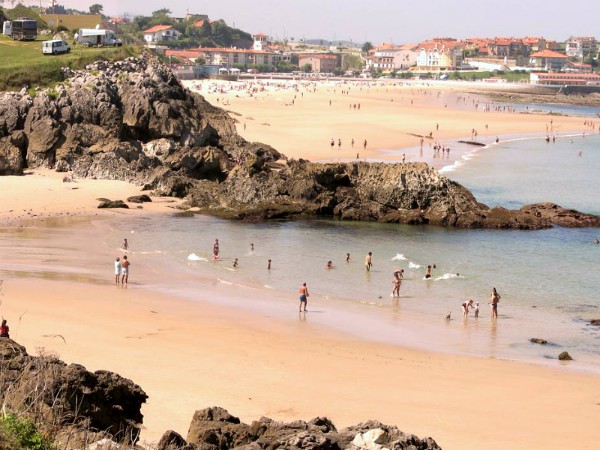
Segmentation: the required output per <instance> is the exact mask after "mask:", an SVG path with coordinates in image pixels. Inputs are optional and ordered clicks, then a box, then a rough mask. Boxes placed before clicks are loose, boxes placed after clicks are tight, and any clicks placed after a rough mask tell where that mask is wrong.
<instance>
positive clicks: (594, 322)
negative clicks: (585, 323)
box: [590, 319, 600, 327]
mask: <svg viewBox="0 0 600 450" xmlns="http://www.w3.org/2000/svg"><path fill="white" fill-rule="evenodd" d="M590 325H594V326H597V327H600V319H592V320H590Z"/></svg>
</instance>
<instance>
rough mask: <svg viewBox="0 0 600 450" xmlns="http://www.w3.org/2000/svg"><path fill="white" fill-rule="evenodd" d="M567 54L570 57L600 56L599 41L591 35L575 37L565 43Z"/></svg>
mask: <svg viewBox="0 0 600 450" xmlns="http://www.w3.org/2000/svg"><path fill="white" fill-rule="evenodd" d="M565 46H566V48H565V50H566V53H567V56H568V57H570V58H583V57H584V56H596V57H597V56H598V42H597V41H596V38H594V37H591V36H583V37H573V36H571V37H570V38H569V39H567V41H566V43H565Z"/></svg>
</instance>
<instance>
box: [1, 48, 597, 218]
mask: <svg viewBox="0 0 600 450" xmlns="http://www.w3.org/2000/svg"><path fill="white" fill-rule="evenodd" d="M65 77H66V80H65V82H64V83H63V84H62V85H59V86H57V87H55V88H53V89H51V90H50V89H46V90H43V91H37V93H36V95H35V97H32V96H30V95H29V94H28V93H27V92H26V91H24V90H23V91H21V92H18V93H15V92H13V93H5V94H1V95H0V175H2V174H5V175H6V174H20V173H22V172H23V170H24V169H25V168H28V167H29V168H36V167H49V168H54V169H55V170H57V171H73V174H74V175H75V176H76V177H90V178H105V179H119V180H125V181H129V182H133V183H137V184H140V185H143V186H144V187H145V188H146V189H149V190H155V191H157V192H159V193H161V194H166V195H171V196H178V197H186V196H187V197H188V198H189V205H190V206H198V207H200V208H202V209H203V210H204V211H206V212H209V213H213V214H220V215H222V216H224V217H229V218H235V219H245V220H264V219H270V218H287V217H301V216H315V215H322V216H329V217H336V218H340V219H344V220H378V221H384V222H397V223H410V224H435V225H443V226H457V227H470V228H482V227H484V228H520V229H537V228H544V227H549V226H551V223H552V222H553V217H556V215H547V214H540V213H539V211H538V210H536V211H532V210H528V209H523V210H521V211H510V210H506V209H503V208H493V209H490V208H488V207H487V206H485V205H483V204H481V203H478V202H477V201H476V199H475V198H474V197H473V195H472V194H471V193H470V192H469V191H468V190H467V189H466V188H464V187H463V186H461V185H459V184H457V183H454V182H452V181H450V180H448V179H447V178H446V177H444V176H442V175H440V174H439V173H437V172H436V171H435V170H433V169H431V168H430V167H428V166H427V165H425V164H421V163H411V164H380V163H360V162H356V163H346V164H315V163H311V162H308V161H303V160H299V161H296V160H289V159H287V158H286V157H285V156H284V155H282V154H280V153H279V152H277V151H276V150H275V149H273V148H271V147H269V146H268V145H264V144H259V143H249V142H247V141H245V140H244V139H243V138H241V137H240V136H239V135H238V134H237V133H236V131H235V122H234V119H232V118H231V117H229V115H228V114H227V113H226V112H225V111H223V110H221V109H219V108H216V107H214V106H212V105H210V104H209V103H207V102H206V101H205V100H204V98H203V97H202V96H200V95H197V94H193V93H191V92H189V91H188V90H186V89H184V88H183V87H182V86H181V84H180V83H179V82H178V81H177V79H176V78H175V77H174V76H173V74H172V73H171V72H170V71H169V69H168V68H166V67H165V66H163V65H161V64H159V63H157V62H156V61H152V60H150V59H148V58H142V59H135V58H129V59H127V60H124V61H120V62H116V63H112V64H109V63H103V62H100V63H96V64H94V65H92V66H89V67H88V69H87V70H84V71H70V70H65ZM569 223H570V224H572V225H573V226H589V225H590V224H593V223H595V222H594V219H592V218H591V217H590V216H586V215H583V214H580V213H577V212H574V214H573V215H572V219H569Z"/></svg>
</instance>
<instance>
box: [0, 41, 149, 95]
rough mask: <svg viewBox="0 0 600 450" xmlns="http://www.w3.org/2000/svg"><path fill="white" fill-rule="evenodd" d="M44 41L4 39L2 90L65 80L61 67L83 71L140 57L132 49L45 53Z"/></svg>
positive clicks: (0, 62)
mask: <svg viewBox="0 0 600 450" xmlns="http://www.w3.org/2000/svg"><path fill="white" fill-rule="evenodd" d="M42 42H43V40H42V39H40V38H39V37H38V39H37V40H35V41H13V40H12V39H11V38H8V37H6V36H0V90H2V91H6V90H20V89H21V88H23V87H29V88H31V87H37V86H40V87H44V86H49V85H51V84H53V83H56V82H58V81H61V78H62V74H61V70H60V69H61V67H65V66H66V67H70V68H72V69H81V68H83V67H85V66H86V65H87V64H90V63H92V62H94V61H98V60H105V61H116V60H119V59H123V58H126V57H128V56H132V55H135V54H137V53H138V52H137V51H136V50H135V49H133V48H131V47H117V48H95V47H90V48H84V47H81V46H74V47H72V49H71V53H70V54H66V55H44V54H42Z"/></svg>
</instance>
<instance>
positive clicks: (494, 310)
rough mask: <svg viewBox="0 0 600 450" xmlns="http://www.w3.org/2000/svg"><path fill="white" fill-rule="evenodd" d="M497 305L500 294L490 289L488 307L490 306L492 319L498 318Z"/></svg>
mask: <svg viewBox="0 0 600 450" xmlns="http://www.w3.org/2000/svg"><path fill="white" fill-rule="evenodd" d="M498 303H500V294H498V291H497V290H496V288H494V289H492V294H491V295H490V305H492V319H497V318H498Z"/></svg>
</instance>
